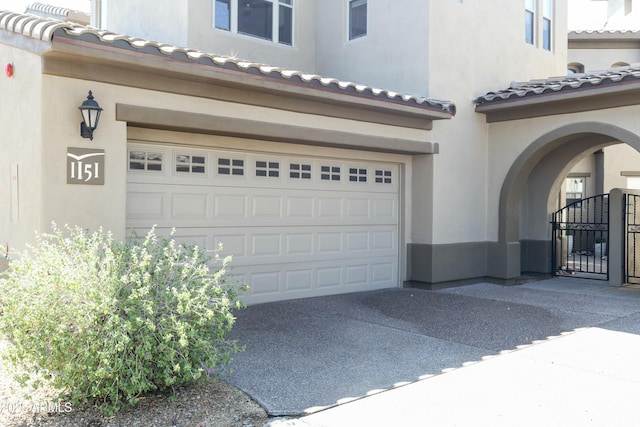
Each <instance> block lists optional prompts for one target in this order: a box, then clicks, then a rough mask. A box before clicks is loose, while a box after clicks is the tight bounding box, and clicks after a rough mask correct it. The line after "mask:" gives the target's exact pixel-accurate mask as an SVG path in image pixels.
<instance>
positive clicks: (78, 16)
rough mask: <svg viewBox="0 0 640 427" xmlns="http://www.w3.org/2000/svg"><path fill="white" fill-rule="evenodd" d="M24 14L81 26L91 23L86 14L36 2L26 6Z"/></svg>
mask: <svg viewBox="0 0 640 427" xmlns="http://www.w3.org/2000/svg"><path fill="white" fill-rule="evenodd" d="M25 13H28V14H31V15H36V16H40V17H43V18H52V19H59V20H60V21H71V22H76V23H78V24H83V25H86V24H89V22H90V21H91V16H90V14H89V13H87V12H83V11H80V10H74V9H69V8H66V7H59V6H52V5H49V4H44V3H37V2H36V3H31V4H30V5H28V6H27V11H26V12H25Z"/></svg>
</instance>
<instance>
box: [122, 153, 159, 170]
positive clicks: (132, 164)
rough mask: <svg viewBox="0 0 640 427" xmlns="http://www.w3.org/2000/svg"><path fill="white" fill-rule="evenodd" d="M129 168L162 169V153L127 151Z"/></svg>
mask: <svg viewBox="0 0 640 427" xmlns="http://www.w3.org/2000/svg"><path fill="white" fill-rule="evenodd" d="M129 170H131V171H134V170H139V171H162V153H156V152H153V151H139V150H135V151H134V150H131V151H129Z"/></svg>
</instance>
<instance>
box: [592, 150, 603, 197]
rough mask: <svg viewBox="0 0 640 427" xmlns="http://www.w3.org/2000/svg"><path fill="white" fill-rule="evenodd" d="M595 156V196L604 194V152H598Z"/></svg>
mask: <svg viewBox="0 0 640 427" xmlns="http://www.w3.org/2000/svg"><path fill="white" fill-rule="evenodd" d="M593 156H594V157H595V163H596V171H595V175H596V176H595V194H604V151H602V150H598V151H596V152H595V153H594V154H593Z"/></svg>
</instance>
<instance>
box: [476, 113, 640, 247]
mask: <svg viewBox="0 0 640 427" xmlns="http://www.w3.org/2000/svg"><path fill="white" fill-rule="evenodd" d="M639 113H640V107H638V106H632V107H621V108H611V109H605V110H600V111H591V112H584V113H575V114H561V115H556V116H549V117H540V118H535V119H526V120H514V121H506V122H499V123H492V124H491V125H490V126H489V159H490V160H489V165H490V166H489V171H490V173H489V183H488V190H489V191H488V206H489V221H488V238H489V240H498V236H499V233H498V231H499V217H500V212H499V206H500V196H501V192H502V191H503V188H504V187H505V185H510V184H511V182H506V184H505V180H506V178H507V176H508V174H509V172H510V169H511V168H512V165H514V163H515V164H516V165H522V169H527V168H529V169H533V168H534V167H535V166H536V165H537V164H539V162H540V161H542V160H543V157H542V154H541V152H542V151H543V150H544V148H543V147H547V148H548V147H551V146H552V145H555V146H557V147H562V146H567V144H566V143H564V144H563V141H564V140H565V139H566V138H567V137H568V136H572V137H573V138H576V139H575V146H576V149H575V150H573V151H574V152H576V153H577V152H578V151H579V150H583V154H584V155H588V154H589V153H590V152H593V151H595V150H596V149H598V148H599V147H598V144H595V145H593V144H592V143H591V142H590V141H594V140H593V139H590V138H594V135H595V136H596V137H597V134H602V135H608V136H610V137H611V138H600V139H598V141H599V142H602V141H606V140H609V141H610V143H614V142H615V140H616V139H620V140H624V141H627V142H629V144H634V145H635V148H636V149H638V148H640V142H639V141H640V123H638V122H637V121H635V120H629V117H635V116H636V115H637V114H639ZM578 136H579V137H578ZM523 153H524V155H523ZM557 153H559V154H560V151H558V152H557ZM521 155H523V156H521ZM576 155H577V154H576ZM634 157H635V156H634ZM605 159H606V156H605ZM578 162H579V158H574V159H573V160H571V161H567V162H566V168H567V169H566V170H564V171H562V170H559V169H558V167H557V165H555V166H553V167H551V166H549V167H548V169H547V170H546V172H547V173H548V174H549V175H550V176H556V177H557V185H558V186H557V188H556V189H555V190H553V191H551V192H548V193H547V195H548V199H547V201H548V202H549V203H550V206H542V205H541V203H544V201H540V202H539V204H538V205H536V206H532V205H528V206H527V209H528V210H529V211H533V210H534V209H535V210H537V211H538V213H537V214H535V215H529V217H530V218H529V219H528V224H522V223H521V224H520V229H521V230H526V232H525V233H526V235H525V236H523V237H525V238H530V239H536V240H545V239H549V238H550V234H549V225H548V223H549V220H550V217H548V216H547V217H546V218H544V217H542V216H543V215H548V213H550V212H551V209H552V208H551V205H552V204H553V203H551V202H554V201H555V200H557V194H558V191H559V186H560V185H561V184H562V182H564V176H565V173H568V172H569V170H571V167H573V166H575V165H576V164H577V163H578ZM632 162H633V160H632ZM540 168H541V171H542V173H544V172H545V166H544V164H541V166H540ZM515 169H518V167H517V166H516V167H515ZM509 176H513V175H509ZM522 194H524V193H522ZM540 212H542V214H540ZM506 214H507V215H512V216H513V215H515V216H519V215H520V214H521V212H519V211H517V212H507V213H506Z"/></svg>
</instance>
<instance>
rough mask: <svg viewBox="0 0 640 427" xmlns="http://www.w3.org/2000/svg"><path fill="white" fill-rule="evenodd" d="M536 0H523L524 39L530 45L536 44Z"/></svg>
mask: <svg viewBox="0 0 640 427" xmlns="http://www.w3.org/2000/svg"><path fill="white" fill-rule="evenodd" d="M536 2H537V0H525V1H524V41H525V43H527V44H530V45H532V46H535V45H536V6H537V5H536Z"/></svg>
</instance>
